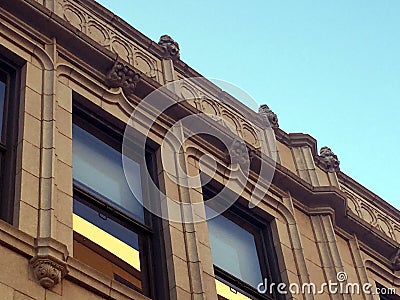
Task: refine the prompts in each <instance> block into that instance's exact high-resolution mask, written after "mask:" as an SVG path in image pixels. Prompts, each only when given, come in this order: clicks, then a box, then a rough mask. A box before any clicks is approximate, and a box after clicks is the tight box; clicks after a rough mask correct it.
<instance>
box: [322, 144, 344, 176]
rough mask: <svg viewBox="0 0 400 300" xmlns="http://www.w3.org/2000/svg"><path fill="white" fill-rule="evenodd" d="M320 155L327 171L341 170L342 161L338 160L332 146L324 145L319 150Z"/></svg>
mask: <svg viewBox="0 0 400 300" xmlns="http://www.w3.org/2000/svg"><path fill="white" fill-rule="evenodd" d="M319 157H320V160H321V162H322V163H323V166H324V168H325V171H327V172H337V171H339V170H340V169H339V164H340V161H339V160H338V158H337V156H336V154H335V153H333V152H332V150H331V148H329V147H322V148H321V150H320V151H319Z"/></svg>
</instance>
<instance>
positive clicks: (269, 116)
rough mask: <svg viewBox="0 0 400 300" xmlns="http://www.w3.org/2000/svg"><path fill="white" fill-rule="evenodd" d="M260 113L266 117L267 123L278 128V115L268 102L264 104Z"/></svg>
mask: <svg viewBox="0 0 400 300" xmlns="http://www.w3.org/2000/svg"><path fill="white" fill-rule="evenodd" d="M258 113H259V114H260V115H261V116H262V117H263V118H264V120H265V125H267V126H268V127H272V128H278V127H279V123H278V116H277V115H276V114H275V113H274V112H273V111H272V110H271V109H270V108H269V107H268V105H266V104H262V105H261V106H260V108H259V109H258Z"/></svg>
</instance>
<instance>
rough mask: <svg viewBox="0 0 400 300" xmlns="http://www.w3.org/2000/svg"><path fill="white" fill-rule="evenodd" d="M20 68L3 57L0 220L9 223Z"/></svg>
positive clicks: (0, 72) (0, 75)
mask: <svg viewBox="0 0 400 300" xmlns="http://www.w3.org/2000/svg"><path fill="white" fill-rule="evenodd" d="M0 50H1V46H0ZM21 63H22V62H21ZM19 68H20V66H19V65H18V66H17V65H15V64H14V63H13V62H12V61H9V60H6V59H4V60H3V59H2V57H0V219H2V220H5V221H7V222H9V223H12V221H13V215H14V190H15V189H14V188H15V162H16V151H15V149H16V144H17V134H18V124H17V118H18V108H19V107H18V103H19V101H18V90H19V88H18V86H16V85H17V82H18V80H19Z"/></svg>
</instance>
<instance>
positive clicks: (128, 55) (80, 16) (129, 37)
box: [57, 0, 164, 84]
mask: <svg viewBox="0 0 400 300" xmlns="http://www.w3.org/2000/svg"><path fill="white" fill-rule="evenodd" d="M88 5H89V6H88ZM57 7H58V8H57V14H58V15H59V16H60V17H62V18H63V19H65V20H66V21H67V22H68V23H70V24H71V25H72V26H74V27H75V28H76V29H77V30H79V31H80V32H82V33H83V34H85V35H87V36H88V37H89V38H91V39H92V40H93V41H95V42H97V43H98V44H99V45H100V46H101V47H104V48H106V49H108V50H110V51H112V52H113V53H115V54H117V55H118V56H119V57H121V58H122V59H123V60H124V61H126V62H128V63H129V64H130V65H132V66H134V67H135V68H137V69H138V70H140V71H141V72H142V73H143V74H144V75H146V76H148V77H150V78H152V79H154V80H156V81H158V82H159V83H161V84H163V82H164V80H163V78H162V77H163V76H162V67H161V59H160V58H159V56H161V53H162V49H160V48H159V47H158V46H156V44H155V43H154V42H152V41H151V40H150V39H147V38H145V39H143V36H142V35H141V34H140V33H136V31H135V30H134V29H133V28H132V27H130V26H129V25H126V24H122V23H121V22H120V21H118V20H114V21H115V22H109V20H108V19H107V18H104V17H102V15H103V12H106V10H105V9H103V8H102V7H99V6H98V5H97V4H94V5H92V4H90V3H89V4H88V3H85V1H76V0H57ZM96 11H97V13H96ZM105 15H107V13H106V14H105ZM149 44H151V46H150V47H149Z"/></svg>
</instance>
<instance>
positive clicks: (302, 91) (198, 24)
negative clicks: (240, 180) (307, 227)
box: [98, 0, 400, 209]
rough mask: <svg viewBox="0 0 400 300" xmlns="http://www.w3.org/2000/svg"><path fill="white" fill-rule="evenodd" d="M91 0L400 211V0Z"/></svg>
mask: <svg viewBox="0 0 400 300" xmlns="http://www.w3.org/2000/svg"><path fill="white" fill-rule="evenodd" d="M98 2H100V3H101V4H103V5H104V6H106V7H107V8H109V9H110V10H111V11H113V12H114V13H115V14H117V15H118V16H120V17H121V18H123V19H124V20H125V21H127V22H128V23H130V24H131V25H132V26H134V27H135V28H136V29H138V30H139V31H141V32H142V33H144V34H145V35H147V36H148V37H150V38H151V39H153V40H154V41H158V39H159V37H160V36H161V35H163V34H169V35H171V36H172V37H173V38H174V39H175V40H176V41H177V42H178V43H179V45H180V48H181V59H182V60H183V61H184V62H186V63H187V64H188V65H190V66H191V67H193V68H194V69H196V70H197V71H198V72H200V73H201V74H202V75H203V76H205V77H210V78H217V79H221V80H225V81H228V82H231V83H232V84H235V85H237V86H238V87H240V88H242V89H243V90H245V91H247V92H248V93H249V94H250V95H251V96H252V97H253V98H254V99H255V100H256V101H257V102H258V103H259V104H262V103H266V104H268V105H269V106H270V108H271V109H272V110H273V111H274V112H275V113H276V114H277V115H278V118H279V124H280V127H281V128H282V129H283V130H285V131H286V132H304V133H308V134H310V135H312V136H313V137H314V138H316V139H317V141H318V148H320V147H322V146H325V145H326V146H329V147H331V148H332V150H333V151H334V152H335V154H337V156H338V158H339V160H340V162H341V164H340V167H341V170H342V171H344V172H345V173H346V174H347V175H349V176H351V177H352V178H354V179H355V180H357V181H358V182H360V183H361V184H362V185H364V186H366V187H367V188H369V189H370V190H372V191H373V192H375V193H376V194H378V195H379V196H380V197H382V198H383V199H384V200H386V201H388V202H389V203H391V204H392V205H394V206H395V207H397V208H398V209H400V193H399V192H398V191H397V188H398V187H399V186H400V175H399V174H400V173H399V172H400V154H396V153H395V152H397V150H399V148H400V141H399V136H400V124H399V122H400V117H399V114H400V17H399V16H400V1H398V0H385V1H372V0H371V1H365V0H363V1H361V0H350V1H349V0H335V1H333V0H324V1H318V0H301V1H298V0H274V1H272V0H258V1H239V0H238V1H227V0H217V1H211V0H202V1H193V0H192V1H189V0H186V1H184V0H176V1H175V0H171V1H161V0H153V1H138V0H129V1H123V0H100V1H98ZM398 185H399V186H398Z"/></svg>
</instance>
